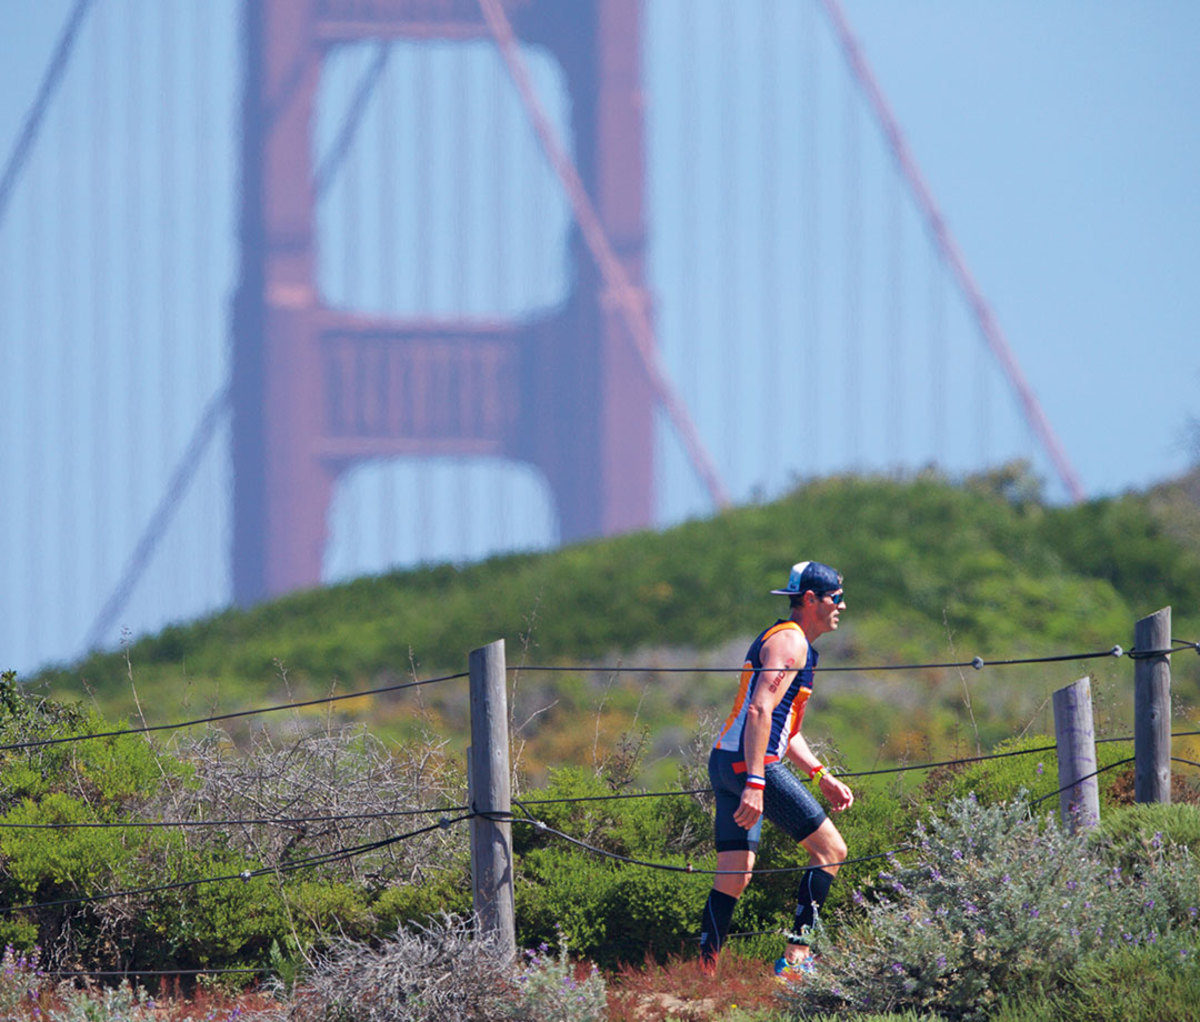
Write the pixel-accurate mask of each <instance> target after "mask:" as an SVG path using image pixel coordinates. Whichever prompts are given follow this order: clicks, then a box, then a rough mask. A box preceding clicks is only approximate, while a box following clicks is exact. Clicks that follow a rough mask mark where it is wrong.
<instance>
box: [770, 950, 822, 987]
mask: <svg viewBox="0 0 1200 1022" xmlns="http://www.w3.org/2000/svg"><path fill="white" fill-rule="evenodd" d="M815 968H816V966H815V965H814V964H813V960H812V956H811V955H810V956H809V957H808V958H801V959H800V960H799V961H798V962H789V961H788V960H787V959H786V958H779V959H777V960H776V962H775V979H776V980H777V981H778V982H780V983H784V984H789V983H803V982H804V980H805V978H806V977H807V976H809V975H810V974H811V973H812V972H813V970H814V969H815Z"/></svg>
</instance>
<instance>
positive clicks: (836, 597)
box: [821, 590, 846, 607]
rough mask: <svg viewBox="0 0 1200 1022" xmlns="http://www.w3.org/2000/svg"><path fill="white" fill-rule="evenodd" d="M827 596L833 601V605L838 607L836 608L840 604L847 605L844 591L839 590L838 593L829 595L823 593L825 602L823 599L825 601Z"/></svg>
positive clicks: (822, 596) (822, 597)
mask: <svg viewBox="0 0 1200 1022" xmlns="http://www.w3.org/2000/svg"><path fill="white" fill-rule="evenodd" d="M826 596H828V597H829V598H830V599H831V600H833V605H834V606H835V607H836V606H837V605H838V604H839V603H845V602H846V594H845V592H844V591H842V590H838V591H837V592H836V593H829V592H825V593H822V594H821V599H822V600H823V599H825V597H826Z"/></svg>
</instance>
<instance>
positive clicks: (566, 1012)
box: [514, 940, 608, 1022]
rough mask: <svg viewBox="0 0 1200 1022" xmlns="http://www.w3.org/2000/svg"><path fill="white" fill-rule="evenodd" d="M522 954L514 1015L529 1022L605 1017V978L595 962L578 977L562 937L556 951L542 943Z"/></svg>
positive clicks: (571, 1021)
mask: <svg viewBox="0 0 1200 1022" xmlns="http://www.w3.org/2000/svg"><path fill="white" fill-rule="evenodd" d="M524 958H525V961H524V969H523V971H522V972H521V973H520V974H519V975H518V976H517V988H518V990H519V991H520V1003H519V1005H518V1007H517V1010H516V1012H515V1013H514V1014H515V1015H517V1016H518V1017H520V1018H522V1019H528V1020H529V1022H603V1020H604V1019H606V1018H607V1017H608V998H607V995H606V993H605V985H604V978H603V977H602V976H601V975H600V973H599V970H598V969H597V968H596V966H595V965H592V966H591V967H590V968H589V969H588V970H587V971H586V973H585V975H584V976H583V977H582V978H580V977H579V976H578V972H579V970H578V969H577V968H576V967H575V965H574V963H573V962H572V961H571V960H570V958H569V956H568V954H567V945H566V943H565V942H564V941H562V940H560V941H559V945H558V954H557V955H552V954H551V953H550V949H549V948H548V947H547V946H546V945H545V944H541V945H539V946H538V948H537V949H536V950H529V951H526V952H525V955H524Z"/></svg>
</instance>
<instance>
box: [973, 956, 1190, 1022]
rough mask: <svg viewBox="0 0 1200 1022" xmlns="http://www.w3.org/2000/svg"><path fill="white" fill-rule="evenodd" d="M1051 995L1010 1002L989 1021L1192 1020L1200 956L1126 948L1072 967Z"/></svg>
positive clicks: (1095, 1021) (1142, 1021)
mask: <svg viewBox="0 0 1200 1022" xmlns="http://www.w3.org/2000/svg"><path fill="white" fill-rule="evenodd" d="M1063 987H1064V989H1063V990H1062V991H1061V992H1057V993H1055V994H1054V995H1053V996H1051V997H1044V998H1030V997H1021V998H1010V999H1007V1000H1006V1001H1005V1002H1004V1003H1003V1004H1002V1005H1001V1006H1000V1007H999V1008H998V1009H997V1011H996V1012H995V1014H994V1015H993V1016H992V1018H991V1019H990V1020H989V1022H1059V1020H1060V1019H1070V1020H1071V1022H1109V1020H1110V1019H1120V1020H1121V1022H1193V1020H1194V1019H1195V1018H1196V1005H1197V1004H1200V956H1197V955H1194V954H1187V955H1182V956H1181V955H1179V954H1176V953H1174V952H1173V951H1164V950H1163V949H1161V948H1154V947H1137V948H1124V949H1122V950H1120V951H1116V952H1114V953H1113V954H1111V955H1106V956H1105V957H1103V958H1092V959H1089V960H1087V961H1085V962H1083V963H1082V964H1081V965H1079V966H1078V967H1077V968H1075V969H1072V970H1071V971H1070V972H1069V973H1068V974H1067V975H1066V977H1064V981H1063Z"/></svg>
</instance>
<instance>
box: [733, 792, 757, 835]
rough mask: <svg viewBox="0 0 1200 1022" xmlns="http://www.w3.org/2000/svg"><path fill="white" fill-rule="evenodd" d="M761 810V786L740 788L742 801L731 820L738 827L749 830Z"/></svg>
mask: <svg viewBox="0 0 1200 1022" xmlns="http://www.w3.org/2000/svg"><path fill="white" fill-rule="evenodd" d="M762 811H763V793H762V789H761V788H744V789H742V801H741V804H740V805H738V807H737V811H736V812H735V813H734V814H733V822H734V823H736V824H737V825H738V826H739V827H744V828H745V829H746V830H749V829H750V828H751V827H753V826H754V825H755V824H756V823H758V820H759V817H761V816H762Z"/></svg>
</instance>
